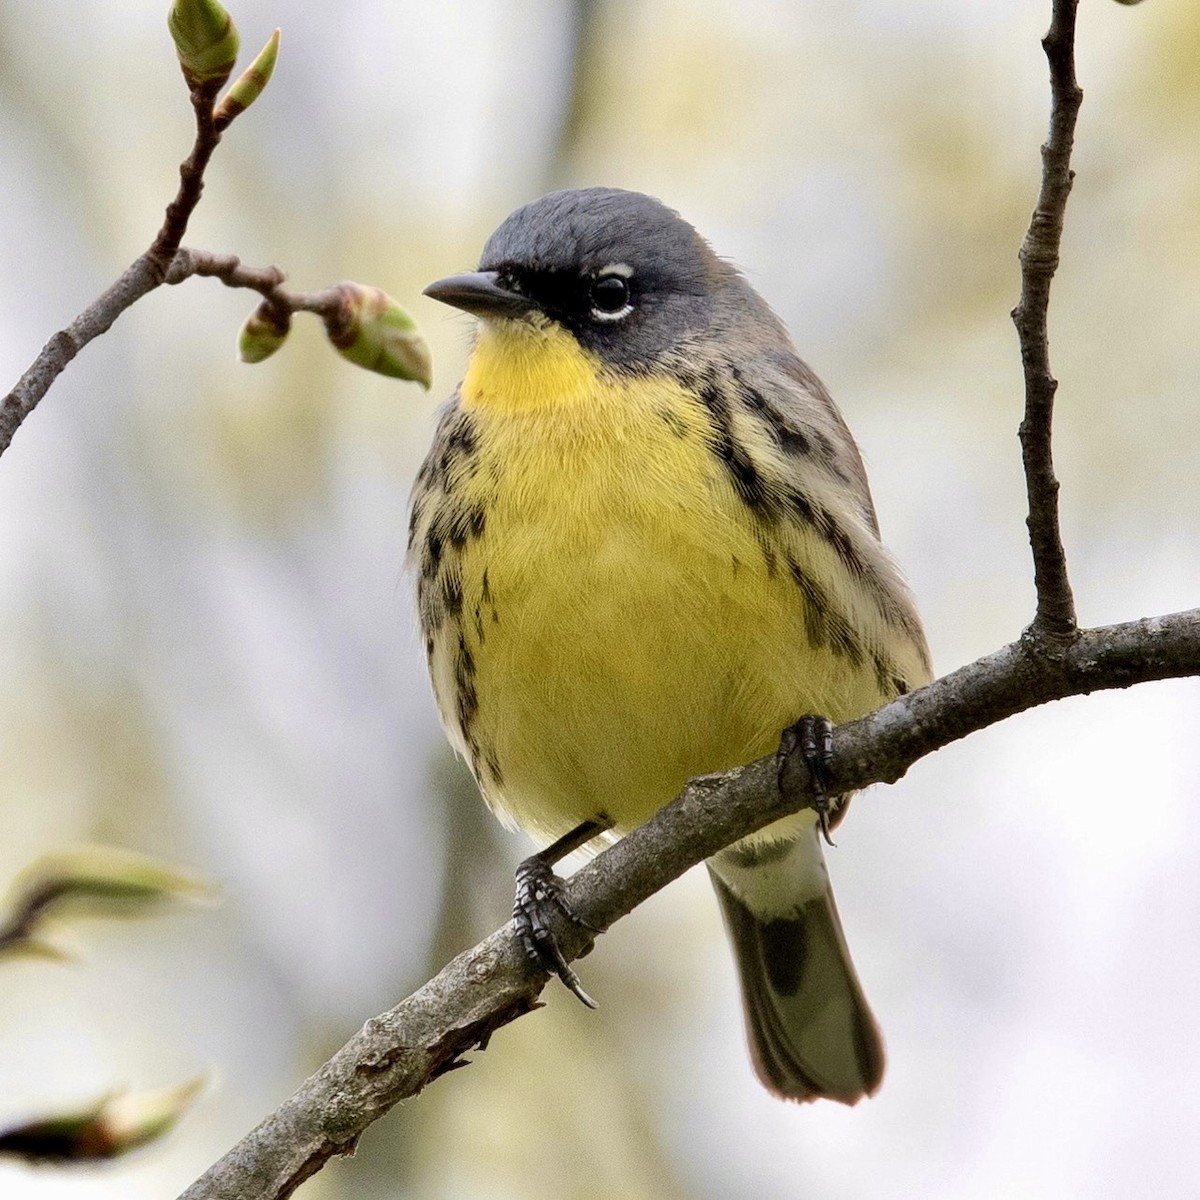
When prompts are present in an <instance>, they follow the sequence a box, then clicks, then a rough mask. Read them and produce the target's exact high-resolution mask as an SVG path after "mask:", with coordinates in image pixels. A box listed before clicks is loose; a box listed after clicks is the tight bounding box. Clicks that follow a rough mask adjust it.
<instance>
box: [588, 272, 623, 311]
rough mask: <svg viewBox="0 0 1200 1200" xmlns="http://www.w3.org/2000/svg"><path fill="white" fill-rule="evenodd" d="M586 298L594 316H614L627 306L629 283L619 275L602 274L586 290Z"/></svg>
mask: <svg viewBox="0 0 1200 1200" xmlns="http://www.w3.org/2000/svg"><path fill="white" fill-rule="evenodd" d="M588 299H589V300H590V301H591V305H592V312H593V313H594V314H595V315H596V316H598V317H600V318H602V319H603V318H604V317H613V316H616V315H617V314H618V313H622V310H623V309H627V308H628V307H629V284H628V283H627V282H626V281H625V280H624V279H622V278H621V276H620V275H603V276H601V277H600V278H599V279H597V280H596V281H595V283H593V284H592V286H591V288H590V289H589V290H588Z"/></svg>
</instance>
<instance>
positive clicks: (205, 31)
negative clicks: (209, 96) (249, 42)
mask: <svg viewBox="0 0 1200 1200" xmlns="http://www.w3.org/2000/svg"><path fill="white" fill-rule="evenodd" d="M167 28H168V29H169V30H170V31H171V37H172V39H173V40H174V42H175V53H176V54H178V55H179V65H180V66H181V67H182V68H183V74H184V78H185V79H187V81H188V83H189V84H192V85H193V86H195V85H197V84H201V83H209V84H213V85H214V86H216V87H220V85H221V84H222V83H224V82H225V80H226V79H228V78H229V74H230V72H231V71H232V70H233V64H234V63H235V62H237V56H238V42H239V39H238V31H237V26H236V25H235V24H234V23H233V18H232V17H231V16H230V15H229V14H228V13H227V12H226V11H225V9H224V8H222V7H221V5H220V4H219V3H217V0H175V3H174V4H173V5H172V6H171V12H170V14H169V15H168V16H167Z"/></svg>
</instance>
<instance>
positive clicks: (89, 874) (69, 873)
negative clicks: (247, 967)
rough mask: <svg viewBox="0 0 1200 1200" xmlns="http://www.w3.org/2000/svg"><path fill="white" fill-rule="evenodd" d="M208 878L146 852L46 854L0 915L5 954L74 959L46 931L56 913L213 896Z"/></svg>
mask: <svg viewBox="0 0 1200 1200" xmlns="http://www.w3.org/2000/svg"><path fill="white" fill-rule="evenodd" d="M213 894H214V889H213V888H212V886H211V885H210V884H208V883H207V882H206V881H204V880H202V879H199V878H197V877H196V876H195V875H190V874H187V873H185V872H183V871H181V870H179V869H178V868H177V867H173V866H170V865H169V864H167V863H161V862H159V861H157V860H156V859H153V858H147V857H146V856H145V855H143V854H134V853H133V852H132V851H129V850H118V849H115V848H113V847H111V846H84V847H80V848H78V849H74V850H61V851H58V852H56V853H53V854H47V855H45V856H43V857H42V858H39V859H38V860H37V861H36V862H34V863H33V864H31V865H30V866H29V867H27V868H26V869H25V870H24V871H23V872H22V873H21V875H20V876H18V878H17V879H16V881H15V882H14V884H13V886H12V888H11V889H10V894H9V897H8V901H7V904H6V905H5V909H4V916H3V918H2V919H0V953H5V954H22V955H34V956H40V957H58V958H62V959H71V958H74V957H75V955H74V954H73V953H72V952H71V950H70V948H64V947H62V946H60V945H59V944H58V943H59V941H60V940H61V939H59V938H57V937H54V938H47V937H46V936H45V935H46V933H47V930H48V928H49V924H50V920H51V918H52V917H61V916H63V915H67V914H69V913H80V912H82V913H84V914H85V915H104V916H133V915H139V914H141V913H143V912H146V911H147V910H148V909H149V908H150V907H151V906H153V905H154V904H155V903H156V902H157V901H161V900H163V899H167V898H169V897H178V896H188V897H191V898H193V899H195V898H201V897H211V896H212V895H213Z"/></svg>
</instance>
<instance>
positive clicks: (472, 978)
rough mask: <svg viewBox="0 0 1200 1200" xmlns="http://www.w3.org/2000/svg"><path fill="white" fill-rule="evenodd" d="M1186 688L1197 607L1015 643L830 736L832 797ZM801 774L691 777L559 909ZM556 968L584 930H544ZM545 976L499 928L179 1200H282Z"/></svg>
mask: <svg viewBox="0 0 1200 1200" xmlns="http://www.w3.org/2000/svg"><path fill="white" fill-rule="evenodd" d="M1196 674H1200V609H1193V610H1192V611H1190V612H1183V613H1176V614H1174V615H1172V616H1168V617H1159V618H1150V619H1146V620H1141V621H1133V622H1130V623H1128V624H1124V625H1114V626H1109V627H1107V628H1104V629H1093V630H1084V631H1082V632H1081V633H1080V634H1079V636H1078V637H1077V638H1076V639H1075V640H1074V641H1073V642H1071V643H1070V644H1069V645H1067V646H1065V647H1064V648H1063V652H1062V654H1061V655H1056V656H1048V655H1045V654H1040V653H1038V652H1037V651H1036V649H1035V647H1034V646H1032V645H1031V644H1030V643H1029V642H1028V641H1027V640H1021V641H1018V642H1015V643H1013V644H1012V645H1010V646H1006V647H1005V648H1004V649H1003V650H1000V651H998V652H997V653H995V654H992V655H989V656H988V657H986V658H982V659H979V660H978V661H977V662H973V663H971V664H970V665H968V666H965V667H962V668H961V669H960V670H958V671H955V672H954V673H953V674H951V675H947V676H945V677H944V678H942V679H939V680H937V681H936V682H935V683H932V684H930V685H929V686H928V687H926V688H922V689H921V690H920V691H917V692H913V693H911V694H910V695H908V696H904V697H902V698H901V699H899V700H897V701H895V702H894V703H892V704H889V705H888V706H887V707H886V708H882V709H880V710H879V711H878V712H875V713H872V714H870V715H869V716H866V717H863V718H862V719H861V720H858V721H854V722H853V723H851V724H849V725H844V726H842V727H840V728H839V729H837V730H836V731H835V734H834V743H835V759H834V762H835V773H834V781H833V782H834V783H835V784H836V787H837V790H838V791H842V790H847V791H849V790H854V789H858V788H863V787H866V786H868V785H869V784H872V783H877V782H894V781H895V780H897V779H899V778H900V777H901V776H902V775H904V773H905V772H906V771H907V770H908V768H909V767H910V766H912V764H913V763H915V762H916V761H917V760H918V759H920V758H922V757H923V756H924V755H926V754H929V753H931V752H932V751H933V750H936V749H938V748H940V747H942V746H945V745H948V744H949V743H950V742H953V741H956V740H957V739H959V738H962V737H965V736H966V735H967V734H969V733H972V732H974V731H975V730H978V729H982V728H984V727H985V726H988V725H992V724H995V723H996V722H997V721H1001V720H1003V719H1004V718H1006V717H1009V716H1012V715H1013V714H1014V713H1018V712H1022V711H1024V710H1025V709H1027V708H1032V707H1035V706H1036V705H1039V704H1045V703H1047V702H1048V701H1050V700H1057V699H1061V698H1063V697H1066V696H1074V695H1081V694H1084V693H1088V692H1093V691H1099V690H1102V689H1104V688H1114V687H1128V686H1130V685H1131V684H1134V683H1141V682H1144V681H1146V680H1152V679H1168V678H1174V677H1178V676H1185V675H1196ZM803 774H804V773H803V772H795V775H796V776H797V787H796V789H795V790H794V791H793V792H792V793H791V794H789V795H788V796H786V797H784V796H781V795H780V793H779V788H778V782H777V781H778V768H777V765H776V762H775V759H774V757H770V758H764V759H760V760H759V761H758V762H754V763H751V764H749V765H748V766H745V767H739V768H736V769H735V770H733V771H729V772H727V773H726V774H723V775H712V776H705V777H702V778H700V779H694V780H692V782H691V783H689V784H688V786H687V788H686V789H685V790H684V792H683V793H682V795H681V796H680V797H679V798H678V799H676V800H675V801H673V802H672V803H671V804H669V805H668V806H667V807H666V808H664V809H663V810H662V811H661V812H659V813H658V814H657V815H656V816H655V817H653V818H652V819H651V820H650V821H648V822H647V823H646V824H645V825H642V826H640V827H639V828H638V829H635V830H634V831H633V832H632V833H630V834H629V835H628V836H627V837H625V838H624V839H623V840H622V841H620V842H618V843H617V844H616V845H615V846H613V847H612V848H610V849H609V850H607V851H605V852H604V853H603V854H602V855H600V856H599V857H598V858H596V859H595V860H594V861H593V862H591V863H589V864H588V865H587V866H586V867H584V868H583V869H582V870H581V871H579V872H578V873H577V874H576V875H575V876H574V877H573V878H572V879H571V881H570V884H569V890H568V900H569V903H570V905H571V907H572V908H573V909H574V910H575V911H576V912H577V913H578V915H579V916H580V917H581V918H582V919H583V920H585V921H586V922H588V924H590V925H595V926H597V927H599V928H603V929H607V928H608V927H609V926H611V925H612V924H613V923H614V922H615V921H617V920H618V919H619V918H620V917H622V916H624V915H625V914H626V913H628V912H630V911H631V910H632V909H633V908H634V907H636V906H637V905H638V904H640V903H642V901H644V900H646V899H647V898H648V897H650V896H651V895H653V894H654V893H655V892H657V891H659V890H660V889H661V888H663V887H665V886H666V885H667V884H668V883H670V882H671V881H672V880H673V879H675V878H677V877H678V876H679V875H681V874H683V872H684V871H686V870H687V869H688V868H689V867H691V866H694V865H695V864H696V863H698V862H701V861H702V860H703V859H705V858H707V857H709V856H710V855H712V854H714V853H716V851H717V850H719V849H720V848H721V847H723V846H727V845H729V844H730V843H731V842H733V841H735V840H737V839H738V838H740V837H743V836H745V835H746V834H747V833H749V832H751V831H752V830H754V829H758V828H761V827H762V826H764V825H766V824H768V823H769V822H771V821H775V820H778V819H779V818H780V817H782V816H785V815H786V814H787V813H789V812H795V811H797V810H798V809H800V808H803V807H805V806H806V805H807V804H809V803H810V801H811V798H812V797H811V792H810V789H809V787H808V784H807V781H806V780H804V778H803ZM555 933H556V935H557V936H558V938H559V944H560V946H561V947H562V949H563V952H564V955H565V956H566V957H567V958H569V959H570V958H573V957H575V956H576V955H578V954H579V953H580V952H581V951H582V949H583V948H584V945H585V943H586V940H587V934H586V931H581V930H580V929H579V928H575V927H571V926H569V925H567V924H566V923H565V922H563V921H556V928H555ZM545 983H546V976H545V975H543V974H541V973H540V972H538V971H537V970H536V969H535V968H533V967H531V966H530V964H529V963H528V961H527V960H526V958H525V955H524V953H523V952H522V951H521V949H520V947H519V945H518V943H517V940H516V937H515V935H514V933H513V930H512V927H511V925H506V926H505V927H504V928H502V929H500V930H497V931H496V932H495V933H493V934H492V935H491V936H490V937H488V938H487V939H486V940H485V941H483V942H481V943H480V944H479V945H477V946H475V947H474V948H473V949H471V950H468V951H466V952H465V953H463V954H460V955H459V956H458V957H457V958H456V959H454V960H453V961H452V962H451V963H450V964H449V965H447V966H446V967H445V968H444V969H443V970H442V971H441V972H440V973H439V974H438V975H437V976H436V977H435V978H434V979H432V980H430V982H429V983H427V984H425V986H424V987H422V988H421V989H420V990H419V991H417V992H415V993H414V994H413V995H412V996H410V997H409V998H408V999H407V1000H404V1001H403V1002H402V1003H400V1004H398V1005H397V1006H396V1007H395V1008H393V1009H392V1010H391V1011H390V1012H387V1013H384V1014H382V1015H381V1016H379V1017H376V1018H374V1019H373V1020H370V1021H368V1022H367V1023H366V1025H364V1026H363V1028H362V1029H361V1030H360V1031H359V1032H358V1033H357V1034H355V1036H354V1037H352V1038H351V1039H350V1041H349V1042H347V1043H346V1045H345V1046H343V1047H342V1049H341V1050H339V1051H338V1053H337V1054H336V1055H334V1057H333V1058H332V1059H330V1061H329V1062H327V1063H326V1064H325V1065H324V1066H323V1067H322V1068H321V1069H320V1070H319V1071H317V1073H316V1074H315V1075H313V1076H312V1077H311V1078H310V1079H309V1080H308V1081H307V1082H306V1083H304V1084H303V1085H302V1086H301V1087H300V1088H299V1089H298V1090H297V1091H296V1092H295V1093H294V1094H293V1095H292V1096H291V1097H290V1098H289V1099H288V1100H286V1101H285V1102H284V1103H283V1104H282V1105H281V1106H280V1107H279V1108H278V1109H277V1110H276V1111H275V1112H274V1113H272V1114H271V1115H270V1116H269V1117H267V1118H266V1120H264V1121H263V1122H262V1124H260V1125H259V1126H258V1128H257V1129H255V1130H254V1131H253V1132H251V1133H250V1134H248V1135H247V1136H246V1137H245V1138H244V1139H243V1140H242V1141H241V1142H239V1143H238V1145H236V1146H235V1147H234V1148H233V1149H232V1150H231V1151H230V1152H229V1153H228V1154H227V1155H225V1157H224V1158H222V1159H221V1160H220V1161H219V1162H217V1163H215V1164H214V1165H213V1166H212V1167H210V1168H209V1170H208V1171H206V1172H205V1174H204V1175H203V1176H202V1177H201V1178H200V1179H199V1180H197V1181H196V1183H194V1184H193V1185H192V1186H191V1187H190V1188H188V1190H187V1191H186V1192H184V1193H183V1196H182V1197H181V1200H282V1198H283V1197H287V1196H290V1195H291V1194H292V1193H293V1192H294V1191H295V1189H296V1188H297V1187H298V1186H299V1185H300V1184H301V1183H302V1182H303V1181H304V1180H305V1179H307V1178H309V1177H310V1176H311V1175H313V1174H314V1173H315V1172H317V1171H319V1170H320V1169H321V1167H322V1166H323V1165H324V1164H325V1163H326V1162H327V1161H328V1160H329V1159H330V1158H331V1157H333V1156H334V1155H338V1154H348V1153H350V1152H351V1151H352V1150H353V1149H354V1146H355V1144H356V1142H357V1141H358V1138H359V1136H360V1135H361V1134H362V1132H363V1130H364V1129H366V1127H367V1126H368V1125H369V1124H370V1123H371V1122H372V1121H374V1120H376V1119H378V1118H379V1117H381V1116H383V1114H384V1113H386V1112H387V1111H388V1109H390V1108H391V1107H392V1106H393V1105H394V1104H396V1103H397V1102H398V1101H400V1100H403V1099H405V1098H406V1097H409V1096H414V1095H416V1094H417V1093H418V1092H420V1091H421V1090H422V1089H423V1088H424V1087H425V1086H426V1085H427V1084H429V1083H430V1082H431V1081H432V1080H434V1079H436V1078H437V1077H438V1076H440V1075H443V1074H445V1073H446V1072H447V1071H450V1070H453V1069H454V1068H456V1067H459V1066H462V1065H463V1059H462V1056H463V1055H464V1054H466V1053H468V1052H469V1051H471V1050H473V1049H476V1048H483V1046H484V1045H486V1042H487V1040H488V1038H489V1037H490V1036H491V1034H492V1033H493V1032H494V1031H495V1030H496V1029H498V1028H500V1027H501V1026H502V1025H506V1024H508V1023H509V1022H510V1021H513V1020H515V1019H516V1018H517V1017H520V1016H521V1015H523V1014H524V1013H527V1012H529V1011H530V1010H531V1009H533V1008H534V1007H536V1005H537V998H538V996H539V995H540V993H541V991H542V988H543V987H544V986H545Z"/></svg>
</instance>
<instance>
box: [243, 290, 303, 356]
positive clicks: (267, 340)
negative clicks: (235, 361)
mask: <svg viewBox="0 0 1200 1200" xmlns="http://www.w3.org/2000/svg"><path fill="white" fill-rule="evenodd" d="M291 327H292V317H291V314H290V313H286V312H284V313H281V312H279V311H278V310H277V309H276V308H274V307H272V306H271V305H270V304H268V303H267V302H266V301H265V300H264V301H263V302H262V303H261V304H260V305H259V306H258V307H257V308H256V309H255V310H254V311H253V312H252V313H251V314H250V315H249V316H248V317H247V318H246V323H245V324H244V325H243V326H242V329H241V332H240V333H239V334H238V358H240V359H241V360H242V362H244V363H260V362H262V361H263V359H264V358H270V357H271V355H272V354H274V353H275V351H276V350H278V349H279V347H280V346H282V345H283V343H284V341H285V339H286V338H287V335H288V331H289V330H290V329H291Z"/></svg>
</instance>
